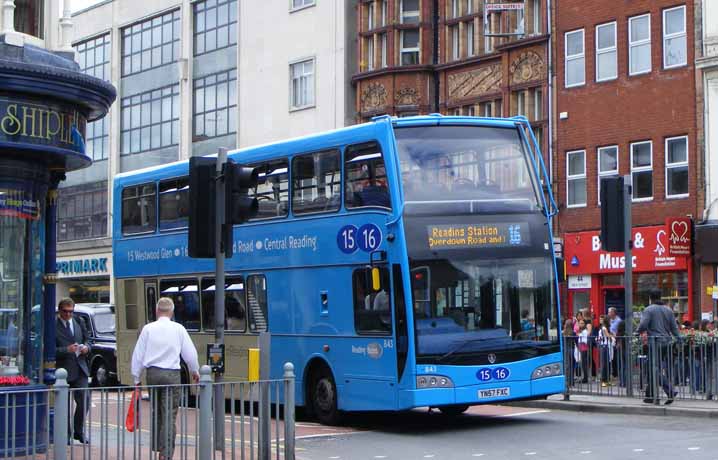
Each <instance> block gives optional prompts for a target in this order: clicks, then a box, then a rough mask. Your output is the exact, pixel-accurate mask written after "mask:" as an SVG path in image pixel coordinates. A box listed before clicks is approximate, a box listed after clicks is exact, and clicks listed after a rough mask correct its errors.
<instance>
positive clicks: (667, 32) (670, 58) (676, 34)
mask: <svg viewBox="0 0 718 460" xmlns="http://www.w3.org/2000/svg"><path fill="white" fill-rule="evenodd" d="M686 46H687V45H686V7H685V6H679V7H676V8H670V9H668V10H663V67H664V68H666V69H669V68H671V67H679V66H682V65H686V63H687V62H688V61H687V59H688V58H687V54H686Z"/></svg>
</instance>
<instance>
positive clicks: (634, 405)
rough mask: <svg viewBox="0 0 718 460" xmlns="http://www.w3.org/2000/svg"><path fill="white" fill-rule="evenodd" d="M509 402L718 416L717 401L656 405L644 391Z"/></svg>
mask: <svg viewBox="0 0 718 460" xmlns="http://www.w3.org/2000/svg"><path fill="white" fill-rule="evenodd" d="M506 405H509V406H517V407H529V408H537V409H551V410H564V411H576V412H598V413H604V414H628V415H651V416H671V417H692V418H718V401H707V400H705V399H703V400H701V399H676V400H674V401H673V403H672V404H670V405H666V404H665V400H661V401H660V405H656V404H647V403H644V402H643V395H642V394H640V395H636V396H635V397H630V398H629V397H626V396H617V395H595V394H570V395H569V397H568V400H566V399H565V398H564V395H563V394H557V395H551V396H549V397H548V399H545V400H536V401H516V402H511V403H507V404H506Z"/></svg>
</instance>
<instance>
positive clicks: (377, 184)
mask: <svg viewBox="0 0 718 460" xmlns="http://www.w3.org/2000/svg"><path fill="white" fill-rule="evenodd" d="M344 173H345V174H346V189H345V192H344V204H345V205H346V207H347V208H359V207H364V206H379V207H383V208H389V209H391V201H390V200H389V189H388V187H387V180H386V167H385V165H384V156H383V155H382V152H381V147H380V146H379V144H378V143H376V142H368V143H364V144H358V145H352V146H349V147H347V150H346V153H345V154H344Z"/></svg>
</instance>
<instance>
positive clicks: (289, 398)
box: [284, 363, 295, 460]
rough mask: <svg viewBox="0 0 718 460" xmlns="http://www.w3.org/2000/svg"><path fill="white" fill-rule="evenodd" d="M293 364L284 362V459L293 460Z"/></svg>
mask: <svg viewBox="0 0 718 460" xmlns="http://www.w3.org/2000/svg"><path fill="white" fill-rule="evenodd" d="M294 382H295V375H294V364H292V363H284V459H285V460H294V423H295V421H294Z"/></svg>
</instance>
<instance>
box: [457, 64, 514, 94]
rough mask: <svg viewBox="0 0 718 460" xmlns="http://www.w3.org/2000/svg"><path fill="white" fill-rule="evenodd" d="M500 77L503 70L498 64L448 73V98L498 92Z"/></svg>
mask: <svg viewBox="0 0 718 460" xmlns="http://www.w3.org/2000/svg"><path fill="white" fill-rule="evenodd" d="M502 78H503V72H502V71H501V66H500V65H499V64H491V65H488V66H486V67H482V68H479V69H475V70H470V71H468V72H462V73H456V74H453V75H449V79H448V80H449V100H452V99H463V98H467V97H478V96H482V95H484V94H488V93H495V92H498V91H499V90H500V89H501V79H502Z"/></svg>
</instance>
